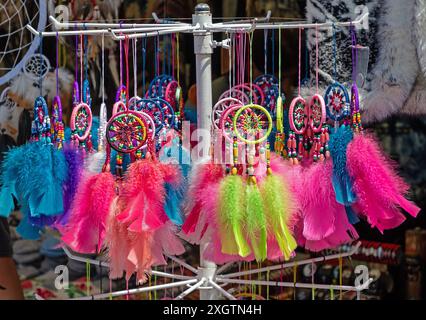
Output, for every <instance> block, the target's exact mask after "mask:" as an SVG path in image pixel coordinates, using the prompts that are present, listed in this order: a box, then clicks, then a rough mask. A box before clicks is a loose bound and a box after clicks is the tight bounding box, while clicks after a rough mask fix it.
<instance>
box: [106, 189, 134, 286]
mask: <svg viewBox="0 0 426 320" xmlns="http://www.w3.org/2000/svg"><path fill="white" fill-rule="evenodd" d="M123 205H124V203H123V202H122V201H120V199H119V197H118V196H116V197H115V198H114V200H113V201H112V203H111V206H110V212H109V215H108V219H107V228H106V234H105V247H107V248H108V260H109V264H110V278H111V279H117V278H122V277H123V272H124V271H125V270H128V269H129V266H128V265H127V257H128V255H129V252H130V241H129V239H128V237H127V234H128V232H127V228H126V226H125V225H123V224H122V223H120V222H119V221H118V220H117V217H116V216H117V214H118V213H120V212H121V211H122V209H123Z"/></svg>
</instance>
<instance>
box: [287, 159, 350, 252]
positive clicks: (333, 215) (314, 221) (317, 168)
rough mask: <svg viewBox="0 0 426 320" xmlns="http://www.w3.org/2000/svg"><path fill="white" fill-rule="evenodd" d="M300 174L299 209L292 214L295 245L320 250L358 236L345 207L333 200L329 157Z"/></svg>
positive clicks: (334, 198)
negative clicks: (301, 179) (301, 180)
mask: <svg viewBox="0 0 426 320" xmlns="http://www.w3.org/2000/svg"><path fill="white" fill-rule="evenodd" d="M302 174H303V182H302V189H301V190H303V192H301V193H300V194H299V196H300V197H299V199H300V201H301V203H300V204H301V211H300V212H299V214H298V215H297V216H295V217H294V219H295V220H296V221H295V223H294V224H293V228H292V229H293V232H294V233H295V236H296V239H297V242H298V244H299V245H301V246H304V247H305V248H306V249H308V250H312V251H320V250H324V249H329V248H334V247H336V246H339V245H341V244H344V243H348V242H351V241H353V240H355V239H357V238H358V234H357V232H356V230H355V229H354V228H353V226H352V225H351V224H350V223H349V221H348V218H347V215H346V211H345V207H344V206H342V205H341V204H339V203H337V202H336V197H335V193H334V190H333V185H332V162H331V160H326V162H321V163H317V164H312V165H311V167H309V168H307V169H305V170H303V173H302Z"/></svg>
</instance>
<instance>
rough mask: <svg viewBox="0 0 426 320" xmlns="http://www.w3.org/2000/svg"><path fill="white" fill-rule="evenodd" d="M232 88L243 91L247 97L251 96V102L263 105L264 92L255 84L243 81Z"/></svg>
mask: <svg viewBox="0 0 426 320" xmlns="http://www.w3.org/2000/svg"><path fill="white" fill-rule="evenodd" d="M233 89H234V90H241V91H243V92H244V93H245V94H246V95H247V96H248V97H251V99H252V101H253V103H255V104H259V105H263V103H264V102H265V94H264V92H263V90H262V89H261V88H260V87H259V86H258V85H257V84H254V83H252V84H250V83H243V84H237V85H236V86H234V87H233Z"/></svg>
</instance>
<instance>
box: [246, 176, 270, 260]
mask: <svg viewBox="0 0 426 320" xmlns="http://www.w3.org/2000/svg"><path fill="white" fill-rule="evenodd" d="M246 210H247V233H248V237H249V240H250V242H251V247H252V249H253V252H254V256H255V258H256V260H257V261H263V260H265V259H266V258H267V254H268V250H267V244H266V241H267V230H266V219H265V213H264V210H263V202H262V196H261V194H260V191H259V188H258V187H257V185H256V184H247V187H246Z"/></svg>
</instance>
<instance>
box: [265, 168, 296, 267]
mask: <svg viewBox="0 0 426 320" xmlns="http://www.w3.org/2000/svg"><path fill="white" fill-rule="evenodd" d="M261 189H262V198H263V201H264V203H265V213H266V219H267V224H268V231H269V232H270V233H272V234H273V235H274V236H275V240H276V241H277V243H278V246H279V247H280V249H281V252H282V253H283V255H284V258H285V259H289V258H290V256H291V253H292V252H293V251H294V250H295V249H296V247H297V244H296V241H295V240H294V238H293V236H292V235H291V233H290V231H289V230H288V227H287V221H288V218H289V216H290V212H291V201H292V200H291V195H290V193H289V190H288V188H287V186H286V184H285V183H284V182H283V180H282V179H281V178H280V177H278V176H274V175H268V176H267V177H266V178H265V180H264V182H263V184H262V187H261Z"/></svg>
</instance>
